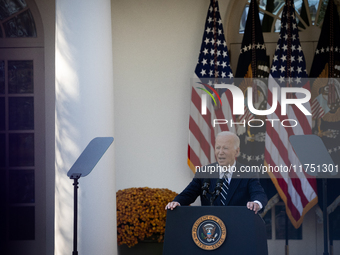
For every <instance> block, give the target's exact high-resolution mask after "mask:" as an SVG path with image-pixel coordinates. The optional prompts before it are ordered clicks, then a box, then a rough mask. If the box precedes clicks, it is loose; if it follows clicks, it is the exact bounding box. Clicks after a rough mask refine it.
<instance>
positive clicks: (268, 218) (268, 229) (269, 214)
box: [263, 210, 272, 239]
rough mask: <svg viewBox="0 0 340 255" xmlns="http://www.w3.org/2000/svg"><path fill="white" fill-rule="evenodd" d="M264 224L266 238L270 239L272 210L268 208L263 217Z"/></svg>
mask: <svg viewBox="0 0 340 255" xmlns="http://www.w3.org/2000/svg"><path fill="white" fill-rule="evenodd" d="M263 220H264V222H265V224H266V232H267V239H272V210H269V211H268V212H267V213H266V215H265V216H264V217H263Z"/></svg>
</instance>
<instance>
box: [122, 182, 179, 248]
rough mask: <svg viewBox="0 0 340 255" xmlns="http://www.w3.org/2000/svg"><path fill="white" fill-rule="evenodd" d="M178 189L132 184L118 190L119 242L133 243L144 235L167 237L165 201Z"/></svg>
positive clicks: (131, 244)
mask: <svg viewBox="0 0 340 255" xmlns="http://www.w3.org/2000/svg"><path fill="white" fill-rule="evenodd" d="M176 195H177V193H176V192H173V191H171V190H169V189H156V188H148V187H145V188H129V189H123V190H118V192H117V195H116V196H117V241H118V245H122V244H126V245H127V246H129V247H132V246H134V245H135V244H137V243H138V241H139V240H140V241H142V240H144V239H145V238H150V237H151V240H157V241H158V242H163V241H164V232H165V219H166V210H165V209H164V208H165V206H166V204H167V203H169V202H170V201H172V200H173V199H174V198H175V196H176Z"/></svg>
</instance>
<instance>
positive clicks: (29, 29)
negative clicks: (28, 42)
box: [3, 10, 37, 37]
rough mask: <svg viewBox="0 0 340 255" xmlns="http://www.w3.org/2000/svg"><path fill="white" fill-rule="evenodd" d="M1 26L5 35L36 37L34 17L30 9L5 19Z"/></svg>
mask: <svg viewBox="0 0 340 255" xmlns="http://www.w3.org/2000/svg"><path fill="white" fill-rule="evenodd" d="M3 26H4V29H5V34H6V37H37V31H36V28H35V23H34V19H33V16H32V14H31V11H30V10H27V11H25V12H22V13H20V14H19V15H18V16H15V17H14V18H12V19H10V20H8V21H6V22H5V23H4V24H3Z"/></svg>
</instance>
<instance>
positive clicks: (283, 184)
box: [264, 148, 300, 221]
mask: <svg viewBox="0 0 340 255" xmlns="http://www.w3.org/2000/svg"><path fill="white" fill-rule="evenodd" d="M264 153H265V158H266V162H267V163H268V165H275V163H274V161H273V160H272V158H271V155H270V153H269V152H268V150H267V148H265V152H264ZM273 174H274V176H275V178H276V181H277V182H278V184H279V186H280V189H281V190H282V192H283V193H284V195H285V196H286V198H287V206H288V207H289V209H290V211H291V213H292V216H293V217H294V219H295V220H296V221H298V220H299V218H300V213H299V211H298V210H297V208H296V207H295V205H294V204H293V203H292V199H291V196H290V194H289V193H288V184H287V183H286V181H285V180H284V179H283V178H282V176H281V175H280V174H279V173H276V172H273ZM276 188H278V187H276Z"/></svg>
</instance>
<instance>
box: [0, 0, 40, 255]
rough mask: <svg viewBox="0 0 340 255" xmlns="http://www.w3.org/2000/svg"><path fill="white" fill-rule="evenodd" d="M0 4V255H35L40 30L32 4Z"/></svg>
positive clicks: (27, 0)
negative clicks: (24, 254) (0, 204)
mask: <svg viewBox="0 0 340 255" xmlns="http://www.w3.org/2000/svg"><path fill="white" fill-rule="evenodd" d="M0 6H1V8H0V185H1V188H0V203H2V204H4V205H5V206H1V207H0V208H1V209H0V253H1V254H23V251H25V252H26V253H27V254H37V253H38V252H37V248H36V247H39V246H40V247H43V245H41V244H42V243H44V241H43V239H44V238H45V229H44V225H45V223H44V224H39V223H40V222H45V220H44V217H45V216H44V211H45V209H44V206H45V201H46V198H45V197H44V196H45V191H44V190H45V177H44V176H45V169H44V165H45V156H44V155H45V145H44V136H45V128H44V125H45V124H44V118H45V113H44V96H45V95H44V94H45V92H44V91H45V89H44V49H43V36H42V35H43V31H42V25H41V24H40V23H39V24H38V26H37V23H36V20H35V19H34V17H39V14H38V11H37V9H36V6H35V4H34V2H33V1H32V0H0ZM37 20H38V21H40V19H39V18H38V19H37ZM3 243H4V244H5V245H2V244H3ZM3 249H5V250H3Z"/></svg>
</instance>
